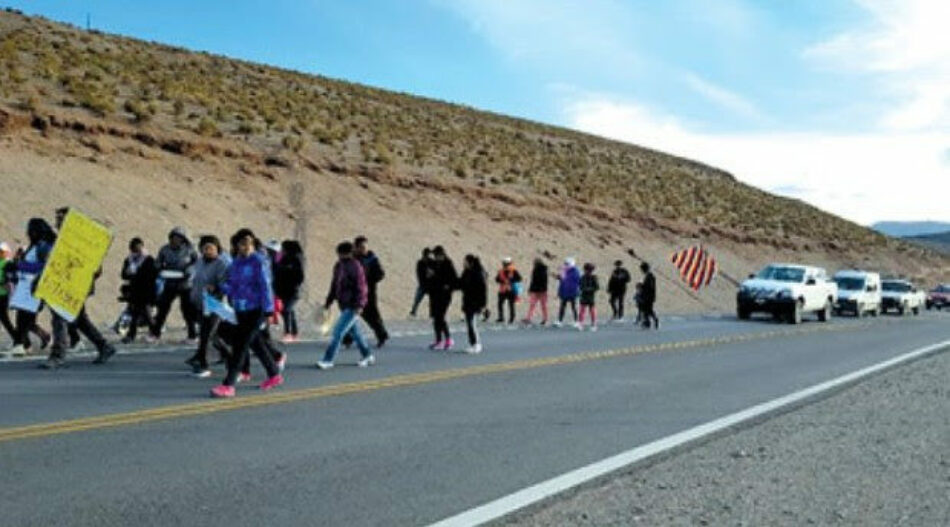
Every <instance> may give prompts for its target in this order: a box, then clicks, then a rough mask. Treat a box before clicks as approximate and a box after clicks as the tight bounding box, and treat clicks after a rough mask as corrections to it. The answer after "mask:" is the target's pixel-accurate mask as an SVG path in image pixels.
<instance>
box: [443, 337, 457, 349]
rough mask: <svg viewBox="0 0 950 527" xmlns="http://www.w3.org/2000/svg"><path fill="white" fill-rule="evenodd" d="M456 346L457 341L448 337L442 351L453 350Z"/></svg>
mask: <svg viewBox="0 0 950 527" xmlns="http://www.w3.org/2000/svg"><path fill="white" fill-rule="evenodd" d="M454 347H455V341H454V340H452V339H448V340H446V341H445V343H444V344H442V351H451V350H452V348H454Z"/></svg>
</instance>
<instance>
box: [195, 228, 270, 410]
mask: <svg viewBox="0 0 950 527" xmlns="http://www.w3.org/2000/svg"><path fill="white" fill-rule="evenodd" d="M234 240H235V245H236V246H237V255H236V257H235V258H234V261H233V262H231V267H230V269H229V270H228V279H227V280H226V281H225V282H224V284H223V289H224V292H225V294H226V295H227V297H228V299H229V300H230V301H231V305H232V307H233V308H234V312H235V316H236V318H237V324H236V325H235V327H234V331H233V335H232V339H233V350H232V353H231V355H230V357H229V358H228V373H227V376H226V377H225V379H224V382H223V383H222V384H221V385H220V386H216V387H214V388H212V390H211V396H212V397H215V398H228V397H234V395H235V390H234V386H235V385H236V384H237V382H238V378H239V375H240V374H241V369H242V367H243V366H244V363H245V362H246V361H247V360H248V355H249V353H250V351H251V350H253V351H254V355H256V356H257V359H258V360H259V361H260V362H261V365H263V366H264V370H265V371H266V372H267V379H266V380H264V382H262V383H261V384H260V386H259V388H260V389H261V390H265V391H266V390H270V389H272V388H276V387H277V386H280V385H281V384H283V383H284V377H283V375H281V373H280V370H279V369H278V366H277V363H276V362H274V359H273V357H272V356H271V353H270V352H269V351H268V350H267V349H266V348H265V347H264V345H263V343H262V341H261V329H262V328H263V327H264V325H265V324H266V323H267V318H268V317H269V316H270V315H271V314H273V311H274V294H273V289H272V285H271V283H270V277H269V276H268V265H267V264H266V263H265V261H264V260H265V258H266V257H265V256H264V255H262V254H261V253H260V252H258V250H257V247H256V244H257V238H256V237H255V236H254V233H253V232H252V231H251V230H250V229H241V230H239V231H238V232H237V233H236V234H235V235H234Z"/></svg>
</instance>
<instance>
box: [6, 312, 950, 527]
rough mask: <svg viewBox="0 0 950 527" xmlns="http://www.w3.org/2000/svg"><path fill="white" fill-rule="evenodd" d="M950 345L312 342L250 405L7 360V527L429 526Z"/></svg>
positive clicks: (894, 340)
mask: <svg viewBox="0 0 950 527" xmlns="http://www.w3.org/2000/svg"><path fill="white" fill-rule="evenodd" d="M948 338H950V316H948V315H947V314H942V315H941V314H929V315H924V316H921V317H913V318H912V317H906V318H901V319H898V318H896V317H882V318H879V319H873V320H872V319H864V320H859V321H858V320H842V319H835V321H833V322H832V323H830V324H820V323H816V322H809V323H806V324H804V325H803V326H799V327H791V326H786V325H782V324H776V323H772V322H768V321H753V322H745V323H740V322H737V321H733V320H715V319H696V320H686V321H680V322H672V323H669V324H666V325H665V326H664V327H663V329H662V330H661V331H659V332H643V331H637V330H631V329H630V328H629V327H625V328H621V327H613V326H608V327H605V328H604V329H602V331H600V332H598V333H579V332H576V331H572V330H566V329H565V330H527V331H498V332H488V333H486V334H485V343H486V350H487V351H486V352H485V353H484V354H482V355H480V356H467V355H461V354H443V353H435V352H430V351H426V350H424V347H425V344H426V343H427V341H426V340H425V339H424V338H422V337H415V338H402V339H395V340H394V341H393V342H392V345H391V346H390V347H387V349H386V350H385V351H384V352H382V353H381V354H380V357H379V359H380V360H379V363H378V365H377V366H376V367H373V368H369V369H358V368H355V367H346V366H345V364H346V363H353V362H355V360H356V356H357V354H356V353H355V352H349V353H345V354H343V355H342V357H341V360H340V362H339V363H338V364H339V367H338V368H336V369H333V370H330V371H327V372H320V371H317V370H316V369H315V368H314V367H313V363H314V362H315V361H316V360H317V358H318V357H319V355H320V352H322V346H321V347H320V349H319V350H318V349H317V347H316V346H308V345H302V346H298V347H295V348H294V349H293V351H292V352H291V360H290V365H289V367H288V371H287V377H288V382H287V384H286V385H285V386H284V387H282V388H280V389H279V390H277V391H276V392H273V393H271V394H266V395H260V394H258V393H256V390H255V389H253V388H251V387H247V386H242V387H240V388H239V392H238V398H237V399H235V400H233V401H211V400H208V399H206V398H205V397H206V393H207V390H208V389H209V388H210V387H211V386H213V384H214V379H209V380H196V379H191V378H189V377H187V376H186V375H185V366H184V365H183V364H182V361H183V359H184V358H185V357H186V356H187V353H188V352H187V351H184V350H183V351H180V352H172V353H139V354H135V355H122V356H118V357H117V358H116V359H115V360H114V362H111V363H109V364H107V365H105V366H102V367H93V366H92V365H89V364H87V363H86V362H78V361H77V362H74V363H73V365H72V367H70V368H68V369H65V370H61V371H56V372H44V371H40V370H37V369H36V368H35V364H33V363H24V362H18V363H5V364H0V400H2V401H3V403H2V407H0V503H2V504H3V507H2V510H0V524H2V525H10V526H19V525H44V526H46V525H90V526H92V525H95V526H107V525H116V526H119V525H133V524H134V525H172V524H176V523H177V524H180V525H233V526H240V525H301V526H302V525H425V524H428V523H431V522H434V521H437V520H440V519H442V518H445V517H448V516H452V515H454V514H456V513H459V512H461V511H464V510H466V509H468V508H471V507H475V506H477V505H480V504H482V503H485V502H487V501H491V500H493V499H496V498H498V497H501V496H504V495H506V494H509V493H511V492H514V491H517V490H519V489H522V488H524V487H526V486H529V485H532V484H534V483H537V482H540V481H543V480H547V479H549V478H551V477H554V476H557V475H558V474H561V473H564V472H567V471H569V470H572V469H575V468H577V467H580V466H584V465H587V464H589V463H592V462H595V461H598V460H600V459H603V458H605V457H608V456H611V455H614V454H616V453H618V452H621V451H624V450H627V449H630V448H632V447H635V446H637V445H640V444H644V443H647V442H650V441H652V440H656V439H658V438H661V437H664V436H667V435H670V434H672V433H675V432H679V431H681V430H684V429H687V428H690V427H692V426H695V425H697V424H701V423H704V422H707V421H710V420H712V419H715V418H717V417H720V416H723V415H726V414H729V413H732V412H735V411H737V410H740V409H743V408H746V407H749V406H752V405H754V404H757V403H760V402H762V401H765V400H770V399H773V398H775V397H778V396H781V395H784V394H787V393H790V392H793V391H795V390H798V389H801V388H803V387H806V386H809V385H812V384H815V383H818V382H821V381H824V380H827V379H830V378H833V377H836V376H839V375H842V374H845V373H848V372H851V371H854V370H857V369H860V368H862V367H865V366H868V365H870V364H874V363H876V362H879V361H881V360H884V359H887V358H890V357H894V356H897V355H900V354H901V353H903V352H905V351H908V350H910V349H914V348H917V347H921V346H924V345H927V344H931V343H933V342H938V341H943V340H946V339H948ZM256 374H257V375H258V376H259V375H260V373H259V371H256ZM256 380H259V379H256ZM241 388H243V389H241Z"/></svg>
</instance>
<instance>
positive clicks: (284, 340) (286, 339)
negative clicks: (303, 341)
mask: <svg viewBox="0 0 950 527" xmlns="http://www.w3.org/2000/svg"><path fill="white" fill-rule="evenodd" d="M296 341H297V339H295V338H294V336H293V335H284V336H283V337H281V339H280V342H281V343H282V344H293V343H294V342H296Z"/></svg>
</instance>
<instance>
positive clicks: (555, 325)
mask: <svg viewBox="0 0 950 527" xmlns="http://www.w3.org/2000/svg"><path fill="white" fill-rule="evenodd" d="M552 325H553V326H554V327H556V328H559V327H561V321H560V320H559V321H557V322H555V323H554V324H552Z"/></svg>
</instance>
